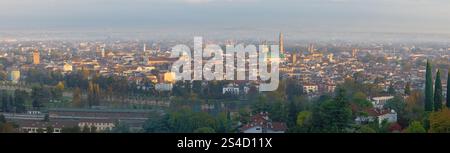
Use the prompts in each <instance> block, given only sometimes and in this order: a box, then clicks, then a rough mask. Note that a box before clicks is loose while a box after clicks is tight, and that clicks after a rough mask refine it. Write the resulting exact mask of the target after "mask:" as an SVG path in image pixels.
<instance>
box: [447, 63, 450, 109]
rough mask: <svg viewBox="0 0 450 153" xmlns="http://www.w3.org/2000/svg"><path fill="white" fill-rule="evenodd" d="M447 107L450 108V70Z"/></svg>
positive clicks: (449, 71) (449, 74) (449, 70)
mask: <svg viewBox="0 0 450 153" xmlns="http://www.w3.org/2000/svg"><path fill="white" fill-rule="evenodd" d="M447 107H450V69H448V74H447Z"/></svg>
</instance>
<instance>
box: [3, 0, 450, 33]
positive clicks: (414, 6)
mask: <svg viewBox="0 0 450 153" xmlns="http://www.w3.org/2000/svg"><path fill="white" fill-rule="evenodd" d="M449 8H450V1H449V0H0V31H3V32H4V31H13V30H24V31H26V30H29V31H39V30H50V31H51V30H69V31H70V30H82V31H96V30H109V31H123V32H127V31H159V32H174V33H183V32H193V31H195V32H217V33H220V32H227V31H241V32H248V31H252V32H274V31H284V32H364V33H371V32H387V33H389V32H401V33H438V34H440V33H450V26H449V25H450V9H449Z"/></svg>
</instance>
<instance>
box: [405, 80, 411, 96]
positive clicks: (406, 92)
mask: <svg viewBox="0 0 450 153" xmlns="http://www.w3.org/2000/svg"><path fill="white" fill-rule="evenodd" d="M410 94H411V83H410V82H407V83H406V85H405V95H410Z"/></svg>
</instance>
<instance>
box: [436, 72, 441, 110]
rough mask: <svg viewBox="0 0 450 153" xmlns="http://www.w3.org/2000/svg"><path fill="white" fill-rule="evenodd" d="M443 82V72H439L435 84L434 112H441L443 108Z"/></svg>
mask: <svg viewBox="0 0 450 153" xmlns="http://www.w3.org/2000/svg"><path fill="white" fill-rule="evenodd" d="M442 100H443V98H442V82H441V71H439V70H438V71H437V73H436V80H435V84H434V110H435V111H439V110H440V109H441V108H442Z"/></svg>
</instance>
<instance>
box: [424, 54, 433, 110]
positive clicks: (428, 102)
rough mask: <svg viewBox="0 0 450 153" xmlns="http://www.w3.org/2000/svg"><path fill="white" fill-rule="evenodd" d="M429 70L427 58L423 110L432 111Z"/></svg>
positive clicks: (431, 87)
mask: <svg viewBox="0 0 450 153" xmlns="http://www.w3.org/2000/svg"><path fill="white" fill-rule="evenodd" d="M431 71H432V70H431V63H430V61H429V60H427V69H426V74H425V111H433V76H432V74H431V73H432V72H431Z"/></svg>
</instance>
